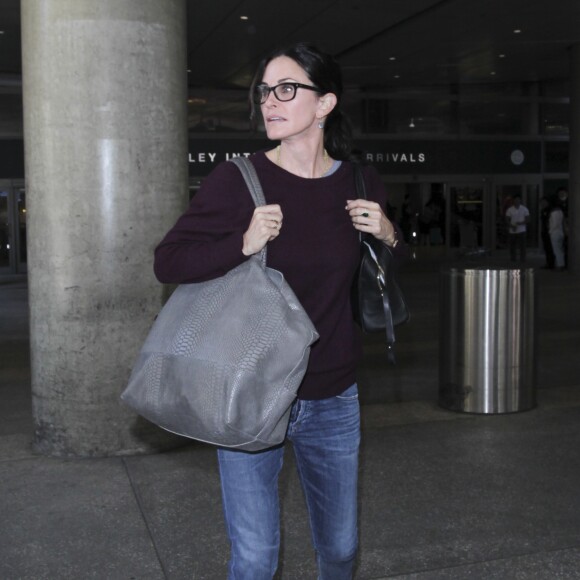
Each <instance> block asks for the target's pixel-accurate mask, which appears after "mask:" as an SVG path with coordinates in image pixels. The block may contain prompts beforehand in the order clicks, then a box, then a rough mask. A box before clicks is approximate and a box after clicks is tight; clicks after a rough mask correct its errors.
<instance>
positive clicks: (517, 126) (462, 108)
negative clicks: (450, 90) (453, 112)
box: [459, 100, 531, 135]
mask: <svg viewBox="0 0 580 580" xmlns="http://www.w3.org/2000/svg"><path fill="white" fill-rule="evenodd" d="M530 115H531V105H530V103H522V102H517V101H516V102H506V101H495V100H494V101H475V100H474V101H469V102H460V103H459V119H460V125H461V129H460V132H461V133H462V134H464V135H525V134H527V133H529V130H530V126H529V125H530V118H531V117H530Z"/></svg>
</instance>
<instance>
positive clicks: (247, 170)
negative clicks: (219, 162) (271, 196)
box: [230, 157, 266, 266]
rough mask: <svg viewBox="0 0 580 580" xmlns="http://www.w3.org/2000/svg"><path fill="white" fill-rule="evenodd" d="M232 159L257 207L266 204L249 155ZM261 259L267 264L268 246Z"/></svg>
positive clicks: (263, 264)
mask: <svg viewBox="0 0 580 580" xmlns="http://www.w3.org/2000/svg"><path fill="white" fill-rule="evenodd" d="M230 161H231V162H232V163H233V164H234V165H236V166H237V167H238V169H239V170H240V172H241V173H242V176H243V178H244V181H245V182H246V185H247V186H248V189H249V190H250V194H251V196H252V199H253V200H254V203H255V204H256V207H260V206H261V205H266V198H265V197H264V190H263V189H262V184H261V183H260V179H259V178H258V174H257V173H256V168H255V167H254V164H253V163H252V162H251V161H250V160H249V159H248V158H247V157H233V158H232V159H230ZM260 261H261V262H262V266H266V246H264V248H263V249H262V251H261V252H260Z"/></svg>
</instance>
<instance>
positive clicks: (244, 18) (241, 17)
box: [240, 16, 250, 20]
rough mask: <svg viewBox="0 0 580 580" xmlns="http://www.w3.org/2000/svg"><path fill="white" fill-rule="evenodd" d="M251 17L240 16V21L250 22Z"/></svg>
mask: <svg viewBox="0 0 580 580" xmlns="http://www.w3.org/2000/svg"><path fill="white" fill-rule="evenodd" d="M249 19H250V17H249V16H240V20H249Z"/></svg>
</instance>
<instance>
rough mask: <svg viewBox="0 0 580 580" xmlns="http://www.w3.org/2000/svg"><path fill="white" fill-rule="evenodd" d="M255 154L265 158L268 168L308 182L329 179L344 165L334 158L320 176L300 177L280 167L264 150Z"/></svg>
mask: <svg viewBox="0 0 580 580" xmlns="http://www.w3.org/2000/svg"><path fill="white" fill-rule="evenodd" d="M256 155H261V156H262V157H263V159H264V160H265V162H266V163H267V164H268V165H269V166H270V168H272V169H274V170H275V171H279V172H280V173H281V174H283V175H285V176H287V177H290V178H292V179H297V180H300V181H305V182H308V183H320V182H322V180H324V179H330V178H332V177H334V176H335V175H337V174H338V173H340V170H341V169H342V168H343V167H344V165H345V164H344V162H343V161H340V160H337V159H334V160H333V163H332V165H331V166H330V169H329V170H328V171H327V172H326V173H325V174H324V175H321V176H320V177H302V176H301V175H296V174H295V173H292V172H291V171H288V170H287V169H284V168H283V167H280V166H279V165H278V164H277V163H275V162H274V161H272V160H271V159H270V158H269V157H268V156H267V155H266V150H262V151H258V152H257V153H256Z"/></svg>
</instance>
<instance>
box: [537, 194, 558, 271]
mask: <svg viewBox="0 0 580 580" xmlns="http://www.w3.org/2000/svg"><path fill="white" fill-rule="evenodd" d="M551 213H552V204H551V203H550V200H549V199H548V198H547V197H543V198H542V199H541V200H540V234H541V236H542V245H543V246H544V254H545V255H546V265H545V266H544V268H546V269H548V270H552V269H553V268H554V259H555V258H554V250H553V249H552V240H551V239H550V214H551Z"/></svg>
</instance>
